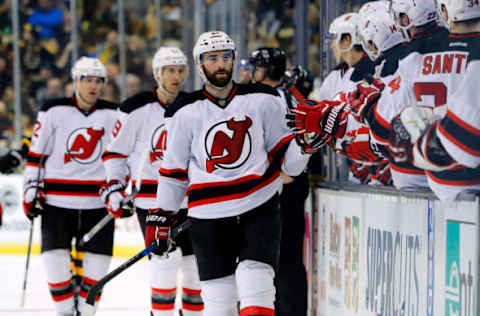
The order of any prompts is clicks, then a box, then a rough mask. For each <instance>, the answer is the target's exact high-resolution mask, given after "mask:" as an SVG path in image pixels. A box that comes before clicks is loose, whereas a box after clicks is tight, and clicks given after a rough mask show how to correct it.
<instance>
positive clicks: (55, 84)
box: [35, 77, 65, 105]
mask: <svg viewBox="0 0 480 316" xmlns="http://www.w3.org/2000/svg"><path fill="white" fill-rule="evenodd" d="M64 95H65V94H64V89H63V83H62V81H61V80H60V79H58V78H55V77H53V78H50V79H48V81H47V85H46V86H45V87H43V88H40V89H38V91H37V95H36V97H35V100H36V101H37V104H38V105H42V104H44V103H45V101H47V100H50V99H57V98H62V97H63V96H64Z"/></svg>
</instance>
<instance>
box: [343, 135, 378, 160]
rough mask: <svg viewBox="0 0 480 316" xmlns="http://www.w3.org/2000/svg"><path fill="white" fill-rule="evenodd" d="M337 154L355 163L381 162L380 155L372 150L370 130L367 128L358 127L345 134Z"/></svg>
mask: <svg viewBox="0 0 480 316" xmlns="http://www.w3.org/2000/svg"><path fill="white" fill-rule="evenodd" d="M338 152H339V153H341V154H343V155H345V156H347V157H348V158H350V159H352V160H354V161H357V162H362V161H368V162H378V161H380V160H382V158H381V157H380V156H381V154H380V153H379V152H377V151H376V150H374V148H373V146H372V144H371V142H370V129H369V128H368V127H360V128H358V129H356V130H352V131H349V132H347V134H346V136H345V137H344V140H343V141H342V144H341V148H340V149H339V150H338Z"/></svg>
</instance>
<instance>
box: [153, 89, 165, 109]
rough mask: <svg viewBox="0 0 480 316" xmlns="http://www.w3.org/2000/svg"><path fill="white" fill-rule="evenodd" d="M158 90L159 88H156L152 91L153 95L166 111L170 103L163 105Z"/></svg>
mask: <svg viewBox="0 0 480 316" xmlns="http://www.w3.org/2000/svg"><path fill="white" fill-rule="evenodd" d="M157 89H158V87H155V88H154V89H153V91H152V93H153V95H154V99H155V100H157V102H158V104H160V106H162V107H163V108H164V109H166V108H167V106H168V103H163V102H162V100H160V98H159V97H158V94H157Z"/></svg>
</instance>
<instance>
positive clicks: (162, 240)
mask: <svg viewBox="0 0 480 316" xmlns="http://www.w3.org/2000/svg"><path fill="white" fill-rule="evenodd" d="M184 220H186V211H185V210H183V211H182V210H181V211H179V212H172V211H164V210H163V209H161V208H154V209H149V210H148V215H147V218H146V222H145V225H146V227H145V246H146V247H149V246H151V245H152V244H153V243H156V245H157V246H158V249H157V250H155V251H154V253H155V254H157V255H163V254H165V253H168V252H169V251H171V250H173V249H174V248H173V245H174V244H173V240H172V238H171V233H172V229H173V228H174V227H176V226H178V225H179V224H181V223H182V221H184Z"/></svg>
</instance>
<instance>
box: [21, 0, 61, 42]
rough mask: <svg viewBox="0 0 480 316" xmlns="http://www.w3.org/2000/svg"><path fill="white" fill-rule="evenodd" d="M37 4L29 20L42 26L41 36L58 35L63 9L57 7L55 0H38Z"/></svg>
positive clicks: (51, 36)
mask: <svg viewBox="0 0 480 316" xmlns="http://www.w3.org/2000/svg"><path fill="white" fill-rule="evenodd" d="M37 6H38V7H37V8H36V9H35V10H34V11H33V13H32V15H30V17H29V18H28V22H29V23H30V24H32V25H34V26H39V27H41V29H40V38H54V37H56V36H57V35H58V31H59V30H58V29H59V27H60V26H61V23H62V19H63V13H62V11H61V10H60V9H58V8H56V7H55V2H54V1H53V0H37Z"/></svg>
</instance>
